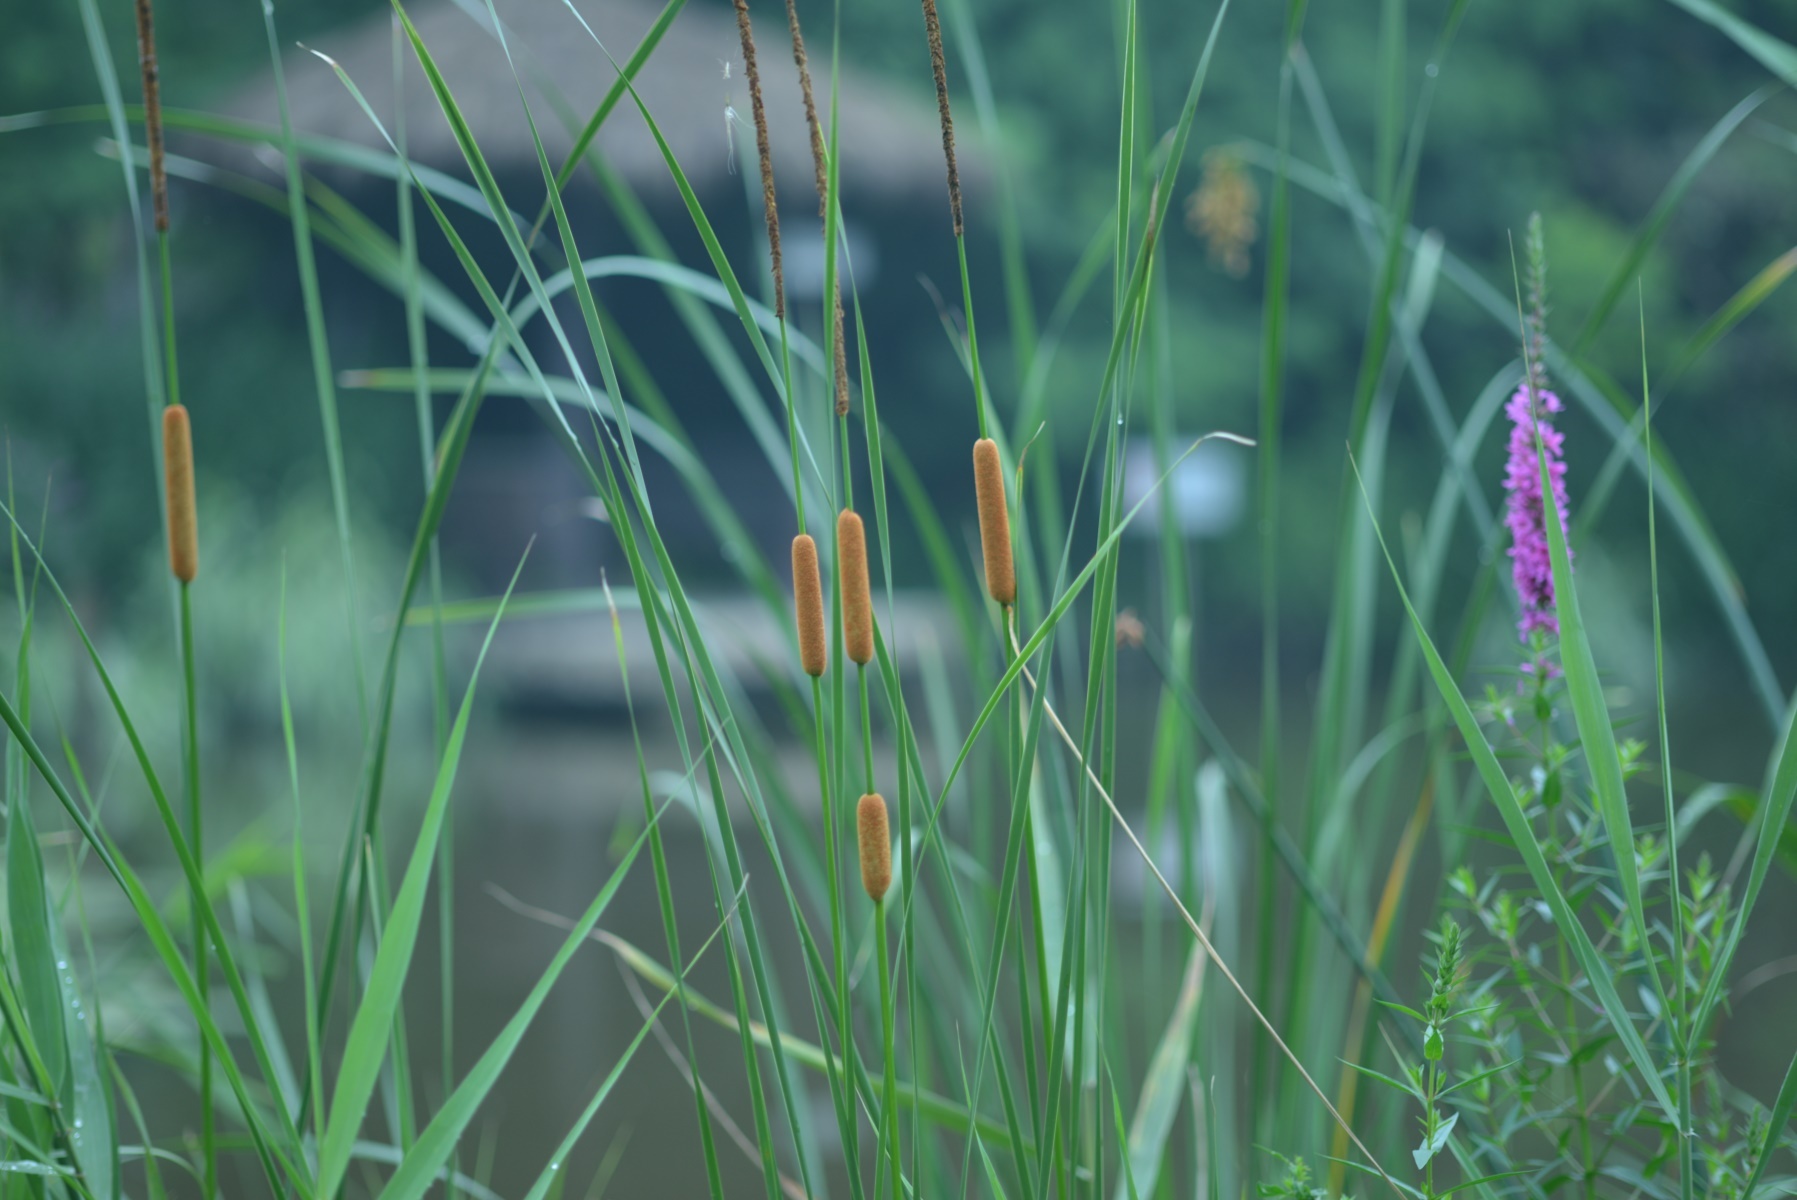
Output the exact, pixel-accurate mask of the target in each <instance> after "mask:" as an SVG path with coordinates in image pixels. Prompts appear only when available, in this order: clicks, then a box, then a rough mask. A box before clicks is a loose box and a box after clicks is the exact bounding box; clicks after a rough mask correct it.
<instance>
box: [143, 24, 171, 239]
mask: <svg viewBox="0 0 1797 1200" xmlns="http://www.w3.org/2000/svg"><path fill="white" fill-rule="evenodd" d="M137 62H138V65H139V66H140V67H142V68H143V81H144V140H145V141H146V142H147V143H148V144H149V147H150V196H151V199H152V202H153V203H154V205H155V210H156V232H157V233H167V232H168V172H167V171H166V170H165V169H164V168H163V164H162V85H161V76H160V75H159V73H158V72H157V69H156V22H155V19H154V18H153V16H152V15H151V13H150V0H137Z"/></svg>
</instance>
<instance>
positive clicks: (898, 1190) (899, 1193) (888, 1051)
mask: <svg viewBox="0 0 1797 1200" xmlns="http://www.w3.org/2000/svg"><path fill="white" fill-rule="evenodd" d="M869 790H872V789H871V788H870V789H869ZM874 953H875V954H876V955H878V956H879V959H880V1047H881V1052H882V1054H884V1056H885V1057H884V1059H883V1060H882V1061H883V1066H882V1070H883V1071H884V1073H885V1076H886V1083H885V1088H884V1090H883V1091H882V1093H881V1097H880V1109H881V1112H882V1114H883V1115H884V1116H885V1118H886V1121H885V1125H886V1128H885V1130H884V1132H882V1133H881V1135H880V1141H881V1142H882V1143H884V1145H883V1149H884V1152H885V1158H886V1161H887V1162H888V1163H889V1164H890V1165H891V1168H892V1200H904V1195H905V1192H904V1183H903V1180H902V1174H903V1172H902V1169H901V1164H900V1161H899V1152H900V1147H899V1123H898V1059H897V1057H896V1056H895V1055H894V1054H893V1052H892V1048H893V1035H892V963H891V961H890V959H889V957H888V951H887V948H886V909H885V907H884V905H883V904H881V903H879V902H876V903H875V904H874ZM875 1161H876V1162H877V1161H878V1160H877V1159H876V1160H875ZM879 1197H880V1182H879V1170H878V1168H877V1167H876V1168H875V1171H874V1200H879Z"/></svg>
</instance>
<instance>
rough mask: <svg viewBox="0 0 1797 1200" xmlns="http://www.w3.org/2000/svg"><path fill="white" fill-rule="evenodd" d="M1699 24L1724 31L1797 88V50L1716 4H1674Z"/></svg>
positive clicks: (1683, 0)
mask: <svg viewBox="0 0 1797 1200" xmlns="http://www.w3.org/2000/svg"><path fill="white" fill-rule="evenodd" d="M1672 3H1674V4H1676V5H1678V6H1679V7H1680V8H1682V9H1684V10H1685V11H1686V12H1688V13H1690V14H1691V15H1692V16H1694V17H1696V18H1697V19H1698V20H1700V21H1702V22H1704V23H1705V24H1707V25H1709V26H1711V27H1712V28H1715V29H1718V30H1720V31H1721V32H1722V33H1723V34H1724V35H1726V36H1727V37H1728V38H1729V39H1730V40H1731V41H1733V42H1734V43H1735V45H1737V46H1739V47H1740V48H1741V49H1743V50H1745V51H1747V53H1749V54H1751V55H1752V56H1753V57H1754V58H1755V59H1756V60H1757V61H1758V62H1759V64H1760V65H1761V66H1762V67H1765V68H1766V69H1767V70H1768V71H1770V72H1772V73H1773V74H1774V75H1776V76H1778V77H1779V78H1780V79H1782V80H1784V81H1785V82H1786V83H1788V84H1790V85H1791V86H1792V87H1797V48H1794V47H1792V45H1791V44H1790V43H1789V42H1785V41H1781V40H1779V39H1778V38H1775V37H1773V36H1772V35H1771V34H1769V33H1767V32H1766V31H1765V30H1763V29H1761V28H1760V27H1759V26H1757V25H1754V24H1751V23H1749V22H1747V21H1743V20H1742V19H1741V18H1740V17H1737V16H1735V15H1734V14H1733V13H1731V12H1729V11H1728V10H1727V9H1725V8H1723V7H1722V6H1721V5H1719V4H1716V3H1715V2H1714V0H1672Z"/></svg>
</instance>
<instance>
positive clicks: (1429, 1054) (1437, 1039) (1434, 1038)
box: [1423, 1025, 1442, 1062]
mask: <svg viewBox="0 0 1797 1200" xmlns="http://www.w3.org/2000/svg"><path fill="white" fill-rule="evenodd" d="M1441 1049H1442V1046H1441V1030H1440V1029H1439V1028H1437V1027H1436V1026H1434V1025H1431V1026H1429V1027H1428V1028H1427V1029H1425V1030H1423V1057H1424V1058H1426V1059H1428V1060H1429V1061H1430V1062H1440V1061H1441Z"/></svg>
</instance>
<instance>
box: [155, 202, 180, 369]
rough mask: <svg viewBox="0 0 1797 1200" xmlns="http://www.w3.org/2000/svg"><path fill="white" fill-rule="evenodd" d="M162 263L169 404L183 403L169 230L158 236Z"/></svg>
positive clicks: (164, 357) (163, 317)
mask: <svg viewBox="0 0 1797 1200" xmlns="http://www.w3.org/2000/svg"><path fill="white" fill-rule="evenodd" d="M156 246H157V251H158V253H159V255H160V257H161V263H162V366H163V369H164V370H165V371H166V372H167V374H168V402H169V403H170V404H179V403H181V374H180V372H179V371H177V370H176V369H175V284H174V275H173V272H172V271H171V270H170V269H169V253H168V230H166V229H165V230H163V231H162V232H161V233H159V234H157V235H156Z"/></svg>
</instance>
